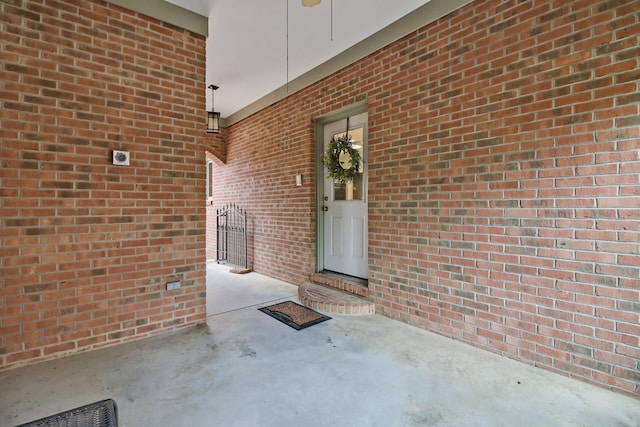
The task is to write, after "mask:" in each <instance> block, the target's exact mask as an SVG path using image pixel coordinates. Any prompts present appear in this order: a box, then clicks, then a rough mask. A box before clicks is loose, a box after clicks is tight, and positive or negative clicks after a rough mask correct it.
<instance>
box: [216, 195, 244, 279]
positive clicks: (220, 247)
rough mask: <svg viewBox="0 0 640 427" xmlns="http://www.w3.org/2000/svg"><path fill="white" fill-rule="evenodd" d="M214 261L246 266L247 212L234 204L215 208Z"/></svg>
mask: <svg viewBox="0 0 640 427" xmlns="http://www.w3.org/2000/svg"><path fill="white" fill-rule="evenodd" d="M216 230H217V234H216V245H217V247H216V261H217V262H225V263H228V264H232V265H236V266H239V267H244V268H247V267H248V265H247V212H246V211H245V210H244V209H240V208H239V207H237V206H236V205H233V204H231V205H226V206H224V207H222V208H221V209H217V210H216Z"/></svg>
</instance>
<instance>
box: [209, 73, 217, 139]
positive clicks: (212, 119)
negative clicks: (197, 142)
mask: <svg viewBox="0 0 640 427" xmlns="http://www.w3.org/2000/svg"><path fill="white" fill-rule="evenodd" d="M209 89H211V111H207V133H220V113H218V112H217V111H216V109H215V108H214V106H213V93H214V92H215V91H216V90H217V89H218V86H215V85H209Z"/></svg>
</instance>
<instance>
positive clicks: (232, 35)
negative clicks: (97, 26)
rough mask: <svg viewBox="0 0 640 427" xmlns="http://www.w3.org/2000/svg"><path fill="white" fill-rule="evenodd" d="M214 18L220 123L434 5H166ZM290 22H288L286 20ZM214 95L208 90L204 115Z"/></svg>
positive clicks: (362, 0)
mask: <svg viewBox="0 0 640 427" xmlns="http://www.w3.org/2000/svg"><path fill="white" fill-rule="evenodd" d="M167 1H168V2H170V3H173V4H176V5H178V6H181V7H183V8H185V9H188V10H191V11H193V12H196V13H198V14H200V15H203V16H208V17H209V37H208V39H207V80H206V84H207V86H208V85H210V84H215V85H217V86H219V89H218V90H217V91H216V92H215V109H216V110H217V111H220V113H221V114H222V117H228V116H229V115H231V114H233V113H236V112H237V111H238V110H240V109H242V108H243V107H246V106H247V105H249V104H251V103H252V102H254V101H256V100H258V99H260V98H262V97H263V96H265V95H268V94H269V93H271V92H273V91H274V90H276V89H278V88H280V87H283V86H286V84H287V83H288V82H290V81H291V80H293V79H295V78H296V77H299V76H300V75H302V74H304V73H306V72H307V71H309V70H311V69H313V68H315V67H317V66H319V65H320V64H322V63H324V62H325V61H327V60H329V59H331V58H333V57H334V56H336V55H338V54H339V53H341V52H343V51H345V50H346V49H348V48H349V47H351V46H353V45H355V44H356V43H358V42H360V41H362V40H364V39H365V38H367V37H369V36H370V35H372V34H374V33H376V32H378V31H380V30H381V29H383V28H384V27H386V26H387V25H389V24H391V23H392V22H394V21H396V20H398V19H400V18H402V17H403V16H405V15H407V14H409V13H410V12H412V11H414V10H415V9H417V8H418V7H420V6H422V5H424V4H425V3H428V2H429V0H322V1H321V3H320V4H319V5H317V6H314V7H303V6H302V3H301V0H167ZM287 15H288V16H287ZM210 108H211V91H209V90H208V91H207V109H210Z"/></svg>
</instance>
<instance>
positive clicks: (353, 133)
mask: <svg viewBox="0 0 640 427" xmlns="http://www.w3.org/2000/svg"><path fill="white" fill-rule="evenodd" d="M344 135H345V132H338V133H335V134H333V135H332V136H333V137H334V138H338V137H341V136H344ZM349 136H350V137H351V145H352V147H353V148H355V149H356V150H358V152H359V153H360V158H361V159H363V158H364V127H359V128H355V129H350V130H349ZM360 162H361V164H360V167H359V168H358V171H359V173H358V175H356V177H355V178H354V179H353V180H351V181H347V182H340V181H339V180H333V200H334V201H349V200H360V201H363V200H364V189H365V186H364V179H363V172H364V165H363V164H362V160H361V161H360ZM349 166H350V165H349Z"/></svg>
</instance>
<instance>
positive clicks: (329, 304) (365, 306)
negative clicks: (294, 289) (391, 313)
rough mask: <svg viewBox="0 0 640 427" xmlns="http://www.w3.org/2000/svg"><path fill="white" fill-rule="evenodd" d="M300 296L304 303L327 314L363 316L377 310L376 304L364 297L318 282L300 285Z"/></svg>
mask: <svg viewBox="0 0 640 427" xmlns="http://www.w3.org/2000/svg"><path fill="white" fill-rule="evenodd" d="M298 296H299V298H300V302H301V303H302V304H303V305H305V306H307V307H309V308H312V309H314V310H317V311H320V312H322V313H326V314H346V315H356V316H362V315H368V314H374V313H375V312H376V306H375V304H374V303H372V302H370V301H367V300H366V299H364V298H361V297H359V296H356V295H353V294H350V293H347V292H344V291H341V290H338V289H333V288H329V287H327V286H323V285H320V284H317V283H305V284H304V285H301V286H299V287H298Z"/></svg>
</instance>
